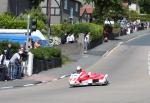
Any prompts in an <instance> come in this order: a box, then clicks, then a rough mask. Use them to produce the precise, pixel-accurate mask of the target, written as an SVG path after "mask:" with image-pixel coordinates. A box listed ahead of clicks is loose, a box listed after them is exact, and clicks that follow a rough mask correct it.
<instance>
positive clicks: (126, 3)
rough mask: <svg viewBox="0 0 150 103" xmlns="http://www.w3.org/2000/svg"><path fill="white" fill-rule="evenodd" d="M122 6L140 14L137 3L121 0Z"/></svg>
mask: <svg viewBox="0 0 150 103" xmlns="http://www.w3.org/2000/svg"><path fill="white" fill-rule="evenodd" d="M122 6H123V7H125V8H128V9H129V10H133V11H136V12H137V13H139V14H140V6H139V5H138V4H137V3H132V2H131V0H123V2H122Z"/></svg>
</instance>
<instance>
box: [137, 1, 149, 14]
mask: <svg viewBox="0 0 150 103" xmlns="http://www.w3.org/2000/svg"><path fill="white" fill-rule="evenodd" d="M138 4H139V5H140V9H141V13H147V14H150V9H149V7H150V0H138Z"/></svg>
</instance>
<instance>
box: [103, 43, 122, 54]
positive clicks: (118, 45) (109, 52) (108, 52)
mask: <svg viewBox="0 0 150 103" xmlns="http://www.w3.org/2000/svg"><path fill="white" fill-rule="evenodd" d="M121 44H123V42H119V43H118V44H117V46H116V47H114V48H113V49H112V50H110V51H107V52H106V53H105V54H104V55H103V57H106V56H109V55H110V54H111V53H112V52H113V51H115V50H116V49H117V48H118V47H120V45H121Z"/></svg>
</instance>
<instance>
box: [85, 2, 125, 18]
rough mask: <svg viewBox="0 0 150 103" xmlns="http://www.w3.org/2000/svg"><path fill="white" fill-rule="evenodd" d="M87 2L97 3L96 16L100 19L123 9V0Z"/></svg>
mask: <svg viewBox="0 0 150 103" xmlns="http://www.w3.org/2000/svg"><path fill="white" fill-rule="evenodd" d="M85 2H86V3H94V4H95V13H94V17H96V18H98V19H99V20H103V19H104V18H105V17H108V14H110V13H113V12H115V13H116V12H117V11H120V10H121V9H122V5H121V2H122V0H85ZM116 15H118V14H116Z"/></svg>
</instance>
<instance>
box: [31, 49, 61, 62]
mask: <svg viewBox="0 0 150 103" xmlns="http://www.w3.org/2000/svg"><path fill="white" fill-rule="evenodd" d="M31 52H32V53H33V54H34V57H35V59H39V60H46V61H51V59H52V58H55V57H58V58H61V51H60V49H58V48H37V49H31Z"/></svg>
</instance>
